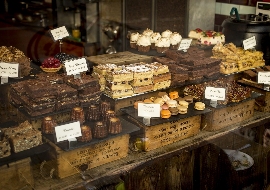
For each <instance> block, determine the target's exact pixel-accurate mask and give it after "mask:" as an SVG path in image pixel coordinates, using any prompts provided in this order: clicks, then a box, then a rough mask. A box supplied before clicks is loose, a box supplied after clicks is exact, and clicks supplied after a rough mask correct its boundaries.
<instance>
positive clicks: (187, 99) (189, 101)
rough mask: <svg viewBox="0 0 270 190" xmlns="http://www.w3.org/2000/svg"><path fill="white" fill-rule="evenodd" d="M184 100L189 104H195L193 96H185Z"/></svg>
mask: <svg viewBox="0 0 270 190" xmlns="http://www.w3.org/2000/svg"><path fill="white" fill-rule="evenodd" d="M184 100H185V101H187V102H188V103H193V97H192V96H185V97H184Z"/></svg>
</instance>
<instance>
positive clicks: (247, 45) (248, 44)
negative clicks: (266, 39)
mask: <svg viewBox="0 0 270 190" xmlns="http://www.w3.org/2000/svg"><path fill="white" fill-rule="evenodd" d="M243 45H244V49H245V50H247V49H252V48H254V47H255V46H256V39H255V36H252V37H250V38H248V39H246V40H244V41H243Z"/></svg>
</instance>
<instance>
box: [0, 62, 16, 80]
mask: <svg viewBox="0 0 270 190" xmlns="http://www.w3.org/2000/svg"><path fill="white" fill-rule="evenodd" d="M0 76H4V77H7V76H8V77H11V78H12V77H19V64H18V63H4V62H0Z"/></svg>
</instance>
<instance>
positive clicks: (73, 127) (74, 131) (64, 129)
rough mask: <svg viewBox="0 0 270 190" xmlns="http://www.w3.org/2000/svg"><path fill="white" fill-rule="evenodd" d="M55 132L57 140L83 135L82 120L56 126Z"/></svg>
mask: <svg viewBox="0 0 270 190" xmlns="http://www.w3.org/2000/svg"><path fill="white" fill-rule="evenodd" d="M55 134H56V141H57V142H60V141H64V140H68V139H73V138H75V137H79V136H82V132H81V127H80V122H79V121H75V122H72V123H68V124H64V125H59V126H56V127H55Z"/></svg>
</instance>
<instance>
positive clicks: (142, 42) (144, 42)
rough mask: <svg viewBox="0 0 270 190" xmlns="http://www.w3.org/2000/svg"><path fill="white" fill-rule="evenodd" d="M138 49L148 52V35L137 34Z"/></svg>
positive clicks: (149, 43)
mask: <svg viewBox="0 0 270 190" xmlns="http://www.w3.org/2000/svg"><path fill="white" fill-rule="evenodd" d="M137 46H138V51H140V52H149V51H150V47H151V41H150V36H146V35H139V37H138V41H137Z"/></svg>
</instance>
